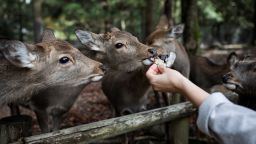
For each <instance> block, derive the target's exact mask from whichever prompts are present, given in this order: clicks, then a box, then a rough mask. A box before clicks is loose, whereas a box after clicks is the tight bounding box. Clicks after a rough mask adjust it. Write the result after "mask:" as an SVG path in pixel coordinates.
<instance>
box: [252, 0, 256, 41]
mask: <svg viewBox="0 0 256 144" xmlns="http://www.w3.org/2000/svg"><path fill="white" fill-rule="evenodd" d="M253 24H254V27H253V37H252V44H253V45H256V1H254V13H253Z"/></svg>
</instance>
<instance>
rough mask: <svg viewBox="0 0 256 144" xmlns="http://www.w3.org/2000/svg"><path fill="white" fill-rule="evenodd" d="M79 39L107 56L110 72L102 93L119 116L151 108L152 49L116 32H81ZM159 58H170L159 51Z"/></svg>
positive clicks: (108, 71) (164, 52)
mask: <svg viewBox="0 0 256 144" xmlns="http://www.w3.org/2000/svg"><path fill="white" fill-rule="evenodd" d="M76 35H77V37H78V39H79V40H80V41H81V43H82V44H83V45H85V47H86V48H87V49H89V50H91V51H95V52H97V53H99V54H104V57H103V59H104V62H103V63H104V64H105V65H107V67H108V70H107V71H106V72H105V75H104V77H103V80H102V89H103V92H104V93H105V94H106V96H107V97H108V99H109V100H110V102H111V103H112V105H113V107H114V108H115V110H116V114H117V115H126V114H130V113H135V112H139V111H143V110H145V109H146V104H147V101H148V100H147V94H146V93H147V91H148V90H149V88H150V85H149V82H148V80H147V78H146V76H145V73H146V71H147V68H148V66H147V65H151V64H152V61H151V60H150V59H149V57H151V56H152V55H151V54H150V53H149V52H148V51H151V50H152V47H149V46H146V45H144V44H142V43H140V42H139V41H138V39H137V38H136V37H134V36H132V35H131V34H130V33H128V32H125V31H120V30H119V29H117V28H114V29H112V31H111V32H109V33H106V34H95V33H92V32H88V31H84V30H77V31H76ZM157 51H158V53H159V54H162V55H166V54H168V53H167V52H166V51H165V50H164V49H162V48H158V49H157Z"/></svg>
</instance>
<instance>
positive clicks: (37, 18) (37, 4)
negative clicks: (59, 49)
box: [32, 0, 43, 42]
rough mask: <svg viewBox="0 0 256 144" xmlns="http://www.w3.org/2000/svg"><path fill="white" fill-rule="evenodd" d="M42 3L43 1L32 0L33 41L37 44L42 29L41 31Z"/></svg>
mask: <svg viewBox="0 0 256 144" xmlns="http://www.w3.org/2000/svg"><path fill="white" fill-rule="evenodd" d="M42 2H43V0H33V1H32V5H33V13H34V41H35V42H39V40H40V37H41V33H42V29H43V20H42V15H41V12H42Z"/></svg>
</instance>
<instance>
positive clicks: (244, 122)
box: [197, 93, 256, 144]
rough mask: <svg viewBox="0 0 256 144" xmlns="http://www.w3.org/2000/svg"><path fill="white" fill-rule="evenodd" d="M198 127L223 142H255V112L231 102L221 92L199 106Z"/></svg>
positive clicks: (249, 143)
mask: <svg viewBox="0 0 256 144" xmlns="http://www.w3.org/2000/svg"><path fill="white" fill-rule="evenodd" d="M197 126H198V127H199V129H200V130H201V131H202V132H204V133H206V134H207V135H209V136H212V137H214V138H215V139H217V140H218V141H219V142H220V143H224V144H256V112H255V111H253V110H250V109H248V108H245V107H242V106H239V105H236V104H233V103H232V102H230V101H229V100H228V99H227V98H226V97H225V96H224V95H223V94H222V93H213V94H211V95H210V96H209V97H208V98H207V99H206V100H205V101H204V102H203V103H202V104H201V105H200V107H199V116H198V119H197Z"/></svg>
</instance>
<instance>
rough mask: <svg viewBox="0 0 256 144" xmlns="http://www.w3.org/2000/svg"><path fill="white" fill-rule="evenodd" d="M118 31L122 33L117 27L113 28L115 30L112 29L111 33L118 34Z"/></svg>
mask: <svg viewBox="0 0 256 144" xmlns="http://www.w3.org/2000/svg"><path fill="white" fill-rule="evenodd" d="M118 31H120V29H119V28H117V27H113V28H111V32H118Z"/></svg>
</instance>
